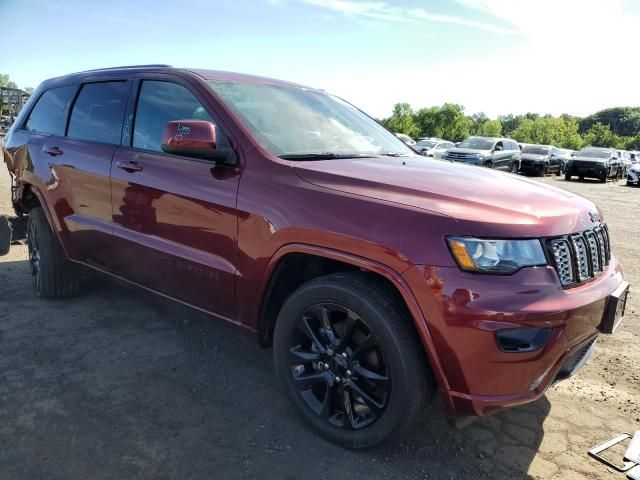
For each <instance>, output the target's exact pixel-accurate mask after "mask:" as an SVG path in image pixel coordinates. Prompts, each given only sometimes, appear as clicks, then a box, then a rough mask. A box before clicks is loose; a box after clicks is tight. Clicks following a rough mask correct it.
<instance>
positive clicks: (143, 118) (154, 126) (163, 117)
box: [133, 80, 229, 152]
mask: <svg viewBox="0 0 640 480" xmlns="http://www.w3.org/2000/svg"><path fill="white" fill-rule="evenodd" d="M186 119H196V120H207V121H209V122H213V119H212V118H211V115H209V113H208V112H207V111H206V110H205V108H204V107H203V106H202V104H201V103H200V102H199V101H198V99H197V98H196V97H195V96H194V95H193V94H192V93H191V92H190V91H189V90H187V89H186V88H185V87H183V86H182V85H178V84H176V83H171V82H165V81H161V80H145V81H144V82H142V86H141V87H140V94H139V96H138V106H137V108H136V116H135V121H134V122H135V123H134V127H133V146H134V147H135V148H141V149H144V150H151V151H155V152H161V151H162V146H161V140H162V132H163V130H164V127H165V125H166V124H167V123H169V122H170V121H172V120H186ZM214 123H215V122H214ZM216 133H217V143H218V145H219V146H220V148H228V147H229V143H228V140H227V139H226V137H225V136H224V134H223V133H222V131H221V130H220V128H218V129H217V132H216Z"/></svg>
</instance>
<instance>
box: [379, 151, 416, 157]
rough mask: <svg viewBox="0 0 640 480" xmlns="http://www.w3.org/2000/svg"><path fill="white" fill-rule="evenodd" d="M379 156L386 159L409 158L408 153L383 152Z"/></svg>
mask: <svg viewBox="0 0 640 480" xmlns="http://www.w3.org/2000/svg"><path fill="white" fill-rule="evenodd" d="M378 155H383V156H385V157H408V156H409V155H407V154H406V153H397V152H382V153H379V154H378Z"/></svg>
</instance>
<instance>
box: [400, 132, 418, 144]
mask: <svg viewBox="0 0 640 480" xmlns="http://www.w3.org/2000/svg"><path fill="white" fill-rule="evenodd" d="M395 135H396V137H398V138H399V139H400V140H402V141H403V142H404V143H406V144H407V145H409V146H411V147H413V146H414V145H415V144H416V141H415V140H414V139H413V138H411V137H410V136H409V135H405V134H404V133H396V134H395Z"/></svg>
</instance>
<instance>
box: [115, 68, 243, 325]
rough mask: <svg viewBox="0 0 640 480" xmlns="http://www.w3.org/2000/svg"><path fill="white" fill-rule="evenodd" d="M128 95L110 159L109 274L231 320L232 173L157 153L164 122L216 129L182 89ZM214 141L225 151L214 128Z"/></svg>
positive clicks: (162, 83) (142, 86) (146, 83)
mask: <svg viewBox="0 0 640 480" xmlns="http://www.w3.org/2000/svg"><path fill="white" fill-rule="evenodd" d="M156 78H157V77H156ZM172 78H173V77H172ZM134 89H135V90H137V92H138V95H137V102H136V105H135V110H134V111H132V114H131V116H130V117H129V118H128V119H127V122H126V124H125V138H124V139H123V145H122V146H121V147H120V148H119V149H118V150H117V151H116V153H115V155H114V159H113V169H112V174H111V185H112V201H113V222H114V239H115V240H114V241H115V242H116V244H117V254H116V255H115V256H114V257H113V259H112V262H111V264H110V266H109V268H110V269H111V270H112V271H114V272H115V273H117V274H119V275H121V276H123V277H124V278H126V279H128V280H131V281H133V282H136V283H138V284H140V285H142V286H144V287H147V288H150V289H153V290H155V291H158V292H161V293H164V294H167V295H169V296H171V297H173V298H175V299H178V300H181V301H184V302H186V303H189V304H191V305H194V306H196V307H200V308H203V309H205V310H207V311H210V312H213V313H216V314H218V315H222V316H225V317H228V318H233V317H234V316H235V309H234V306H235V303H234V294H235V292H234V284H235V275H236V236H237V217H236V195H237V190H238V182H239V178H240V176H239V173H238V172H239V171H238V170H236V169H235V168H234V167H233V166H224V165H216V164H215V163H212V162H209V161H203V160H197V159H192V158H185V157H180V156H176V155H170V154H166V153H164V152H163V151H162V148H161V145H160V142H161V135H162V131H163V129H164V127H165V125H166V124H167V123H168V122H170V121H172V120H180V119H190V118H195V119H201V120H209V121H211V122H213V123H215V122H214V120H213V117H212V115H211V114H210V113H209V112H208V111H207V110H206V109H205V107H204V106H203V102H201V101H200V100H199V98H198V97H197V96H196V95H195V94H194V93H193V92H192V91H191V90H190V89H189V87H188V85H186V84H183V83H181V82H180V80H177V79H175V80H171V81H166V80H159V79H151V78H149V79H145V78H142V79H140V80H137V82H136V85H135V86H134ZM132 125H133V127H132ZM129 129H131V130H132V131H129ZM217 133H218V139H217V143H218V145H219V146H229V145H228V140H226V136H225V134H224V132H223V131H222V130H221V129H220V128H219V126H218V128H217ZM225 142H226V145H225Z"/></svg>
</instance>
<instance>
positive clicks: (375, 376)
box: [353, 365, 389, 388]
mask: <svg viewBox="0 0 640 480" xmlns="http://www.w3.org/2000/svg"><path fill="white" fill-rule="evenodd" d="M353 369H354V371H355V373H356V374H357V375H358V377H361V378H364V379H365V380H367V381H369V382H371V383H374V384H375V385H376V386H378V387H382V388H384V387H386V386H387V385H388V384H389V377H388V376H387V375H380V374H379V373H376V372H374V371H373V370H369V369H368V368H365V367H363V366H362V365H354V367H353Z"/></svg>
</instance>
